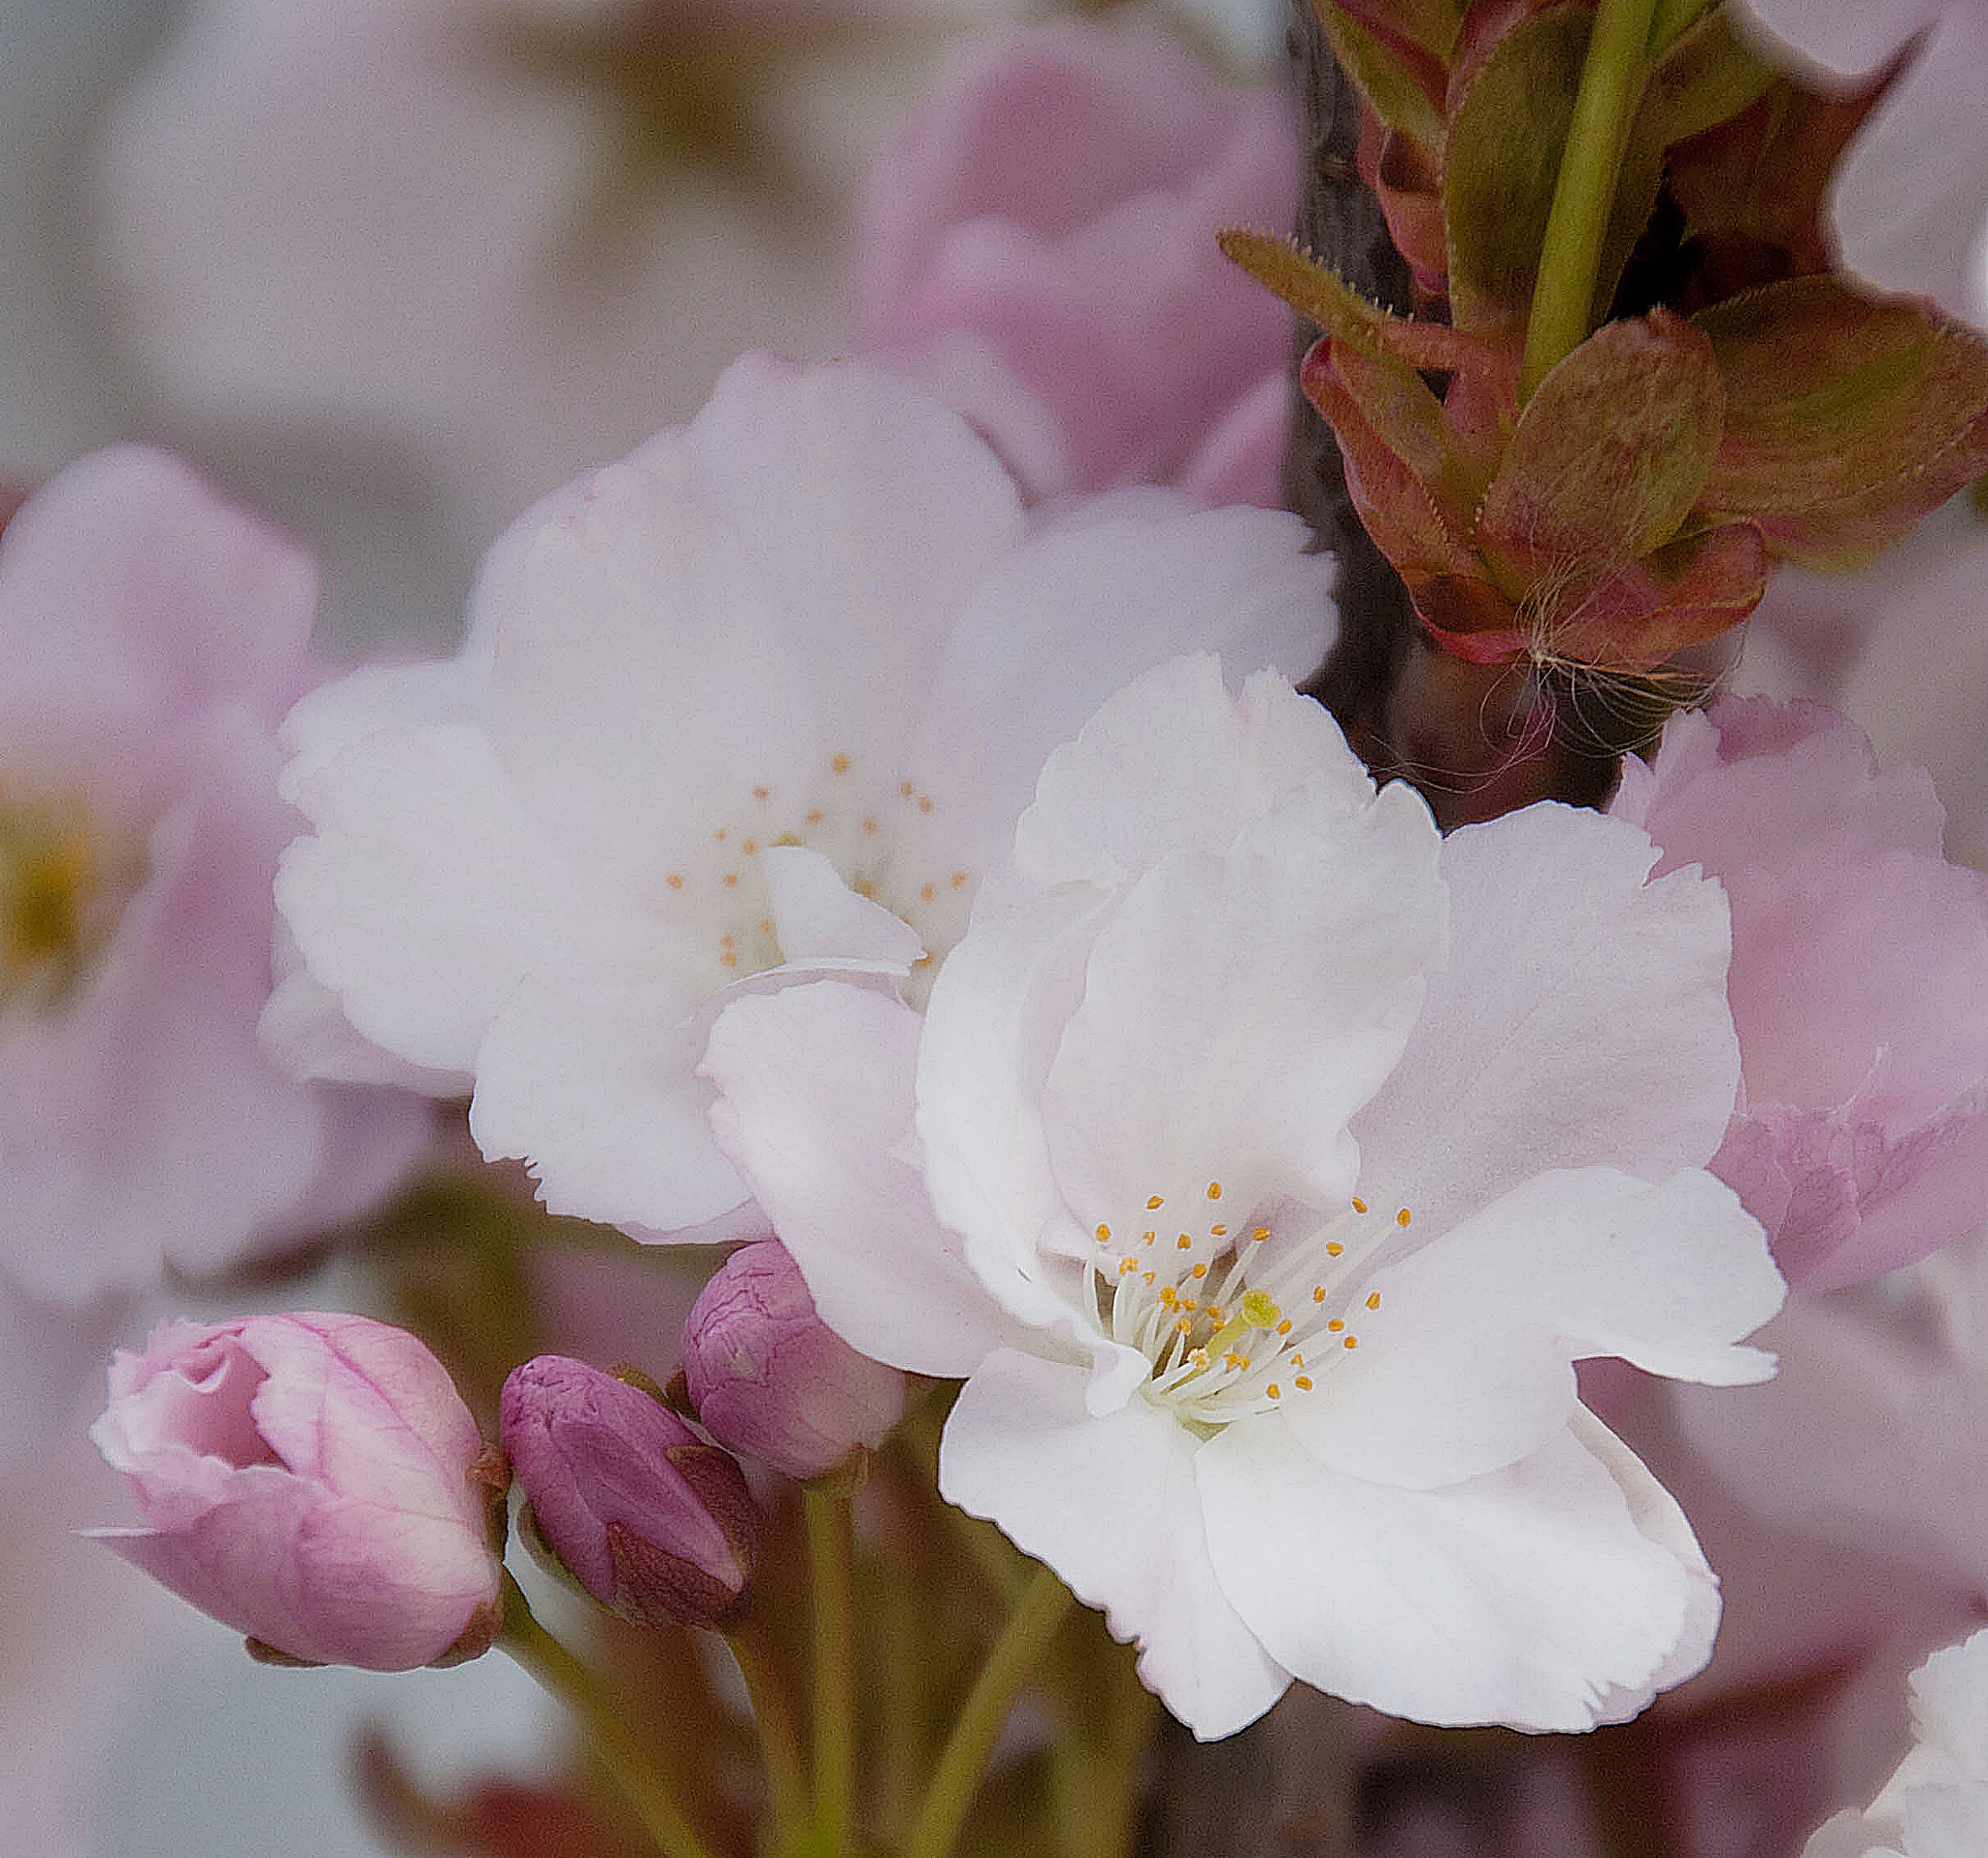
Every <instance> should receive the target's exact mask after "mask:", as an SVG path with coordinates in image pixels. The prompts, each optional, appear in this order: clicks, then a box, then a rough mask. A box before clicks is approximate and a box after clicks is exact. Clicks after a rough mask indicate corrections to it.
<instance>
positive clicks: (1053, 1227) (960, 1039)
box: [917, 884, 1100, 1325]
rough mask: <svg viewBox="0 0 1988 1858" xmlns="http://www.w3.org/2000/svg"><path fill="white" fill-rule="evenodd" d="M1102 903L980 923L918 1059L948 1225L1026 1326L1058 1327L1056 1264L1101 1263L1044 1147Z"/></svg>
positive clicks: (954, 957)
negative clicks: (1053, 1082) (1061, 1040)
mask: <svg viewBox="0 0 1988 1858" xmlns="http://www.w3.org/2000/svg"><path fill="white" fill-rule="evenodd" d="M1099 905H1100V899H1099V897H1098V895H1097V893H1096V892H1095V891H1093V890H1091V889H1090V888H1089V887H1088V886H1087V885H1083V884H1070V885H1066V886H1064V887H1063V888H1061V889H1058V890H1053V891H1050V892H1048V893H1047V894H1046V895H1044V896H1041V897H1036V898H1031V899H1029V900H1028V901H1027V902H1025V903H1023V904H1021V905H1020V906H1018V907H1017V908H1015V909H1014V910H1012V911H1010V912H1007V913H1006V914H1004V915H1001V916H999V917H996V918H995V919H994V920H992V921H989V922H985V923H982V924H981V925H980V926H979V927H978V928H977V929H976V930H975V931H974V933H973V934H972V935H971V936H970V937H969V938H968V939H967V940H966V941H965V942H963V943H961V945H960V946H958V947H957V948H955V949H954V950H953V951H952V953H951V954H949V955H948V956H947V957H946V959H945V965H944V967H943V968H942V969H941V970H940V972H939V979H937V980H936V981H935V982H934V983H933V987H932V1000H931V1005H930V1006H929V1008H928V1009H927V1011H926V1014H925V1031H924V1036H923V1038H922V1039H921V1040H920V1042H919V1046H918V1073H917V1098H918V1114H917V1129H918V1139H919V1141H920V1142H921V1143H922V1144H923V1145H924V1151H925V1181H926V1185H927V1187H928V1188H929V1189H930V1191H931V1195H932V1204H933V1206H934V1207H935V1208H936V1209H937V1211H938V1213H939V1217H940V1218H941V1219H942V1220H943V1221H944V1223H945V1224H946V1225H948V1226H950V1227H952V1228H953V1229H954V1230H955V1231H957V1232H959V1233H961V1234H963V1235H964V1236H965V1239H966V1247H967V1256H968V1258H969V1259H970V1260H971V1261H972V1262H973V1266H974V1269H975V1270H976V1271H977V1272H978V1273H979V1275H980V1277H981V1278H982V1280H983V1281H984V1282H985V1283H986V1284H987V1286H988V1288H989V1289H990V1290H992V1291H993V1293H994V1294H995V1296H997V1297H998V1298H1000V1299H1001V1301H1002V1303H1003V1304H1004V1305H1006V1306H1007V1308H1008V1309H1010V1310H1011V1311H1013V1312H1014V1313H1015V1315H1017V1316H1018V1317H1020V1318H1021V1320H1022V1321H1024V1322H1027V1323H1031V1324H1039V1325H1040V1324H1044V1323H1050V1322H1054V1321H1055V1320H1057V1319H1058V1312H1060V1311H1062V1309H1063V1305H1062V1303H1061V1300H1060V1298H1058V1296H1057V1294H1056V1293H1055V1292H1054V1291H1053V1290H1051V1289H1050V1288H1049V1287H1048V1286H1047V1284H1046V1283H1045V1282H1044V1268H1043V1258H1044V1254H1045V1253H1046V1254H1049V1255H1051V1256H1055V1255H1061V1256H1062V1257H1065V1258H1081V1257H1086V1256H1088V1255H1089V1251H1088V1248H1089V1247H1090V1246H1091V1245H1092V1243H1093V1242H1092V1240H1091V1238H1090V1235H1089V1234H1088V1233H1086V1232H1082V1231H1080V1230H1079V1229H1078V1228H1077V1226H1076V1224H1075V1223H1074V1222H1073V1221H1072V1219H1071V1217H1070V1213H1069V1211H1068V1210H1067V1209H1066V1208H1065V1206H1064V1204H1063V1198H1062V1195H1061V1193H1060V1191H1059V1190H1058V1188H1057V1184H1056V1178H1055V1174H1054V1171H1053V1169H1052V1168H1051V1166H1050V1161H1049V1148H1048V1144H1047V1142H1046V1140H1045V1139H1044V1133H1043V1118H1042V1112H1041V1109H1040V1105H1041V1101H1042V1091H1043V1080H1044V1078H1045V1077H1046V1076H1047V1075H1048V1071H1049V1065H1050V1062H1051V1060H1052V1059H1053V1058H1054V1057H1055V1053H1056V1042H1057V1039H1058V1037H1059V1036H1060V1034H1061V1032H1062V1029H1063V1025H1064V1022H1065V1020H1067V1019H1068V1018H1069V1016H1070V1014H1071V1012H1072V1011H1073V1010H1074V1009H1075V1008H1076V1006H1077V1001H1078V999H1079V998H1080V997H1081V994H1082V989H1083V966H1084V961H1085V959H1086V958H1087V957H1088V955H1089V953H1090V948H1091V942H1092V940H1093V938H1094V937H1095V936H1096V934H1097V928H1098V920H1099Z"/></svg>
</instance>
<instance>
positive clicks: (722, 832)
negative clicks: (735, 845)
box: [712, 826, 732, 845]
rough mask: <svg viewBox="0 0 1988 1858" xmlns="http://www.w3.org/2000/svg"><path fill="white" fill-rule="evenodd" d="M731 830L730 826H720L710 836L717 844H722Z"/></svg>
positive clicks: (729, 835)
mask: <svg viewBox="0 0 1988 1858" xmlns="http://www.w3.org/2000/svg"><path fill="white" fill-rule="evenodd" d="M731 832H732V829H731V827H730V826H720V827H719V828H718V829H717V830H716V831H715V832H714V833H712V838H713V839H715V840H716V841H717V842H718V844H719V845H723V844H724V843H725V841H726V840H727V839H728V838H730V837H731Z"/></svg>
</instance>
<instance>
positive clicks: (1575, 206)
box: [1519, 0, 1657, 399]
mask: <svg viewBox="0 0 1988 1858" xmlns="http://www.w3.org/2000/svg"><path fill="white" fill-rule="evenodd" d="M1656 8H1657V0H1601V3H1600V5H1599V6H1597V7H1596V9H1595V25H1594V31H1593V32H1592V34H1591V35H1590V36H1589V39H1588V50H1587V60H1586V62H1585V63H1584V64H1583V65H1582V67H1581V74H1580V88H1579V90H1577V91H1576V92H1575V93H1574V115H1573V117H1572V118H1571V119H1570V120H1569V122H1568V125H1567V142H1566V146H1565V147H1564V148H1563V149H1562V150H1561V155H1560V178H1559V180H1558V181H1557V182H1555V183H1554V187H1553V207H1552V211H1551V212H1550V213H1549V214H1548V215H1547V217H1546V235H1545V238H1544V239H1543V241H1542V242H1541V246H1540V272H1539V278H1538V280H1537V282H1535V283H1534V285H1533V308H1532V315H1531V316H1530V317H1529V319H1528V320H1527V323H1526V353H1525V361H1524V364H1523V365H1522V367H1521V369H1520V371H1519V394H1520V397H1521V398H1522V399H1523V398H1529V397H1530V396H1531V394H1532V391H1533V389H1534V388H1535V387H1537V386H1538V385H1539V384H1540V382H1541V381H1542V380H1543V379H1544V378H1545V376H1546V374H1547V373H1548V371H1549V370H1550V369H1551V368H1552V367H1553V365H1554V363H1556V362H1557V361H1559V360H1560V359H1561V358H1562V357H1563V356H1565V355H1569V354H1572V353H1573V352H1574V349H1575V348H1578V347H1579V346H1580V345H1581V344H1582V343H1583V342H1585V341H1586V340H1587V338H1588V332H1589V330H1590V328H1591V326H1592V325H1591V323H1590V321H1589V318H1590V317H1591V316H1592V315H1593V314H1594V306H1595V282H1596V279H1597V277H1598V275H1599V273H1600V269H1601V260H1602V241H1603V238H1604V237H1605V236H1606V235H1607V230H1608V216H1609V214H1610V212H1611V211H1612V210H1613V208H1614V205H1615V179H1616V176H1617V174H1618V172H1619V171H1620V169H1621V166H1622V147H1623V143H1624V142H1625V141H1626V139H1627V137H1628V134H1629V124H1630V118H1631V116H1632V115H1633V113H1634V112H1635V109H1636V106H1637V103H1638V101H1639V100H1640V97H1641V95H1642V86H1643V79H1644V77H1645V76H1646V75H1647V71H1648V48H1649V37H1650V18H1651V16H1652V15H1653V14H1654V13H1655V12H1656Z"/></svg>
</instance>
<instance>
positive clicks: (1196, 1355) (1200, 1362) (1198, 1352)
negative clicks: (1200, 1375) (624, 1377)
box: [1187, 1348, 1208, 1368]
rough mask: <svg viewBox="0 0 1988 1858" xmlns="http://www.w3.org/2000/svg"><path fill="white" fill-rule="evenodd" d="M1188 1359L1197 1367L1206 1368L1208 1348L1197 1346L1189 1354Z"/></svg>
mask: <svg viewBox="0 0 1988 1858" xmlns="http://www.w3.org/2000/svg"><path fill="white" fill-rule="evenodd" d="M1187 1359H1188V1360H1189V1361H1191V1362H1193V1363H1194V1365H1195V1366H1196V1367H1197V1368H1206V1367H1207V1366H1208V1350H1207V1349H1206V1348H1197V1349H1195V1350H1194V1351H1193V1352H1192V1353H1191V1354H1189V1356H1188V1357H1187Z"/></svg>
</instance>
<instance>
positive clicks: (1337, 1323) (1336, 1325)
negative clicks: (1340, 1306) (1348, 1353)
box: [1325, 1316, 1346, 1335]
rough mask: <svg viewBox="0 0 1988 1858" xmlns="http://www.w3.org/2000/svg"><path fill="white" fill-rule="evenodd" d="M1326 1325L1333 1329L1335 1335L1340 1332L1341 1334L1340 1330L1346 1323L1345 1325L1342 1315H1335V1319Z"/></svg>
mask: <svg viewBox="0 0 1988 1858" xmlns="http://www.w3.org/2000/svg"><path fill="white" fill-rule="evenodd" d="M1325 1326H1326V1327H1327V1328H1328V1329H1330V1330H1331V1331H1332V1332H1333V1334H1334V1335H1338V1334H1339V1332H1340V1331H1341V1330H1342V1329H1343V1328H1344V1327H1345V1326H1346V1325H1345V1323H1344V1321H1343V1320H1342V1318H1340V1317H1338V1316H1335V1317H1334V1318H1333V1319H1332V1320H1331V1321H1330V1322H1329V1323H1327V1324H1326V1325H1325Z"/></svg>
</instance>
